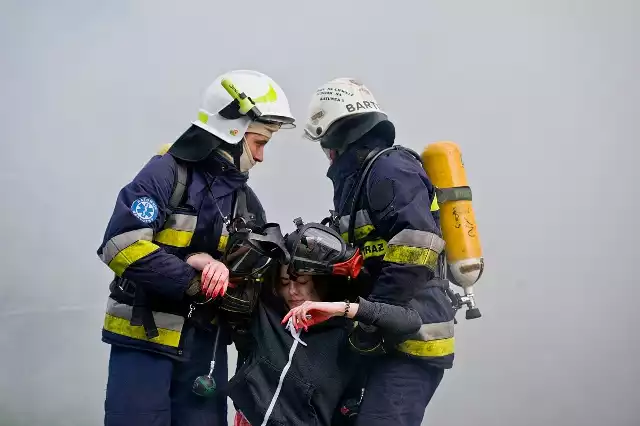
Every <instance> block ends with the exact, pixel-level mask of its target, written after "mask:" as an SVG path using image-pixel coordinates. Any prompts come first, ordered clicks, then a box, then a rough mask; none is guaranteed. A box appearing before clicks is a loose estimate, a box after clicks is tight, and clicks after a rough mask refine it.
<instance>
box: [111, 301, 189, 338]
mask: <svg viewBox="0 0 640 426" xmlns="http://www.w3.org/2000/svg"><path fill="white" fill-rule="evenodd" d="M132 312H133V307H132V306H129V305H125V304H124V303H119V302H117V301H116V300H114V299H112V298H111V297H110V298H109V300H108V301H107V314H109V315H111V316H114V317H118V318H122V319H126V320H127V321H131V313H132ZM153 320H154V321H155V323H156V327H158V328H164V329H165V330H172V331H178V332H180V331H182V326H183V324H184V318H183V317H181V316H180V315H173V314H167V313H165V312H155V311H154V312H153Z"/></svg>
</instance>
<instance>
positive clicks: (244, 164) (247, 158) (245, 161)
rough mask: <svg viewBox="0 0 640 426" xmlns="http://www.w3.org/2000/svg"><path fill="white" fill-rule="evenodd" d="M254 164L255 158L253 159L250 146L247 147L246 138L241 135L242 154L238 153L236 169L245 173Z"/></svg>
mask: <svg viewBox="0 0 640 426" xmlns="http://www.w3.org/2000/svg"><path fill="white" fill-rule="evenodd" d="M255 165H256V160H254V159H253V154H252V153H251V148H249V144H248V143H247V139H246V138H245V137H243V138H242V154H240V161H239V164H238V169H239V170H240V172H241V173H246V172H248V171H249V170H250V169H251V168H252V167H253V166H255Z"/></svg>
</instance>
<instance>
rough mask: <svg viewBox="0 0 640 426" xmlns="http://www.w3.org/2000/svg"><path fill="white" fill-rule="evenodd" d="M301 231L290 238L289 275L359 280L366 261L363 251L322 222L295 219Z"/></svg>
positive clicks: (288, 245) (288, 244)
mask: <svg viewBox="0 0 640 426" xmlns="http://www.w3.org/2000/svg"><path fill="white" fill-rule="evenodd" d="M294 223H295V224H296V226H297V229H296V230H295V231H294V232H292V233H291V234H289V235H287V237H286V242H287V248H288V249H289V252H290V256H291V258H290V261H289V266H288V271H287V272H288V273H289V275H291V276H293V277H295V276H299V275H343V276H347V277H350V278H356V277H357V276H358V274H359V273H360V271H361V269H362V264H363V262H364V260H363V258H362V255H361V254H360V250H359V249H358V248H357V247H352V246H351V245H349V244H347V243H346V242H345V241H344V240H343V239H342V238H341V237H340V235H339V234H338V233H337V232H336V231H335V230H334V229H332V228H330V227H328V226H325V225H323V224H321V223H313V222H310V223H307V224H304V223H303V222H302V219H301V218H297V219H295V220H294Z"/></svg>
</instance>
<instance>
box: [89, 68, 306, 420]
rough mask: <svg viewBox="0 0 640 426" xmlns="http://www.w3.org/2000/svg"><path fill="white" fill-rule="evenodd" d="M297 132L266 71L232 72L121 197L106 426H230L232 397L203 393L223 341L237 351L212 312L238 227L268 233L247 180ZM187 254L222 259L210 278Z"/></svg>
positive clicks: (106, 332)
mask: <svg viewBox="0 0 640 426" xmlns="http://www.w3.org/2000/svg"><path fill="white" fill-rule="evenodd" d="M286 126H288V127H295V126H294V117H293V116H292V114H291V111H290V109H289V103H288V100H287V97H286V95H285V93H284V92H283V91H282V89H281V87H280V86H279V85H278V84H277V83H276V82H274V81H273V80H272V79H271V78H269V77H268V76H266V75H264V74H262V73H260V72H257V71H250V70H237V71H231V72H227V73H225V74H223V75H221V76H219V77H217V78H216V79H215V80H214V82H213V83H212V84H211V85H210V86H209V87H208V88H207V89H206V91H205V93H204V96H203V99H202V104H201V106H200V110H199V112H198V115H197V119H196V120H194V121H192V125H191V126H190V127H189V128H188V129H187V130H186V131H185V132H184V133H183V134H182V135H181V136H180V137H179V138H178V139H177V140H176V141H175V142H174V143H173V144H171V146H169V147H168V149H166V148H165V150H166V151H167V152H166V153H164V154H162V155H156V156H154V157H153V158H152V159H151V160H150V161H149V162H148V163H147V164H146V165H145V166H144V167H143V168H142V170H140V172H139V173H138V174H137V175H136V176H135V177H134V178H133V180H132V181H131V182H129V183H128V184H127V185H125V186H124V187H123V188H122V189H121V191H120V193H119V194H118V197H117V200H116V203H115V208H114V210H113V214H112V216H111V218H110V220H109V223H108V225H107V228H106V231H105V234H104V240H103V242H102V243H101V244H100V247H99V248H98V250H97V252H98V255H99V257H100V259H101V260H102V261H103V262H104V263H105V264H106V265H108V267H109V268H110V269H111V270H112V271H113V272H114V273H115V277H114V279H113V281H112V283H111V285H110V295H109V298H108V303H107V310H106V314H105V319H104V325H103V330H102V340H103V341H104V342H106V343H108V344H110V345H111V352H110V358H109V368H108V382H107V389H106V399H105V417H104V424H105V425H107V426H125V425H126V426H130V425H134V424H135V425H138V426H160V425H162V426H169V425H188V426H200V425H202V426H204V425H207V426H215V425H223V424H224V425H226V424H227V423H226V422H227V420H226V419H227V402H226V396H224V395H223V393H219V394H217V395H216V396H215V397H213V398H203V397H201V396H199V395H197V394H195V393H194V392H192V384H193V383H194V379H196V377H198V376H199V375H201V374H202V373H203V372H206V371H207V370H208V369H209V363H210V360H211V356H212V352H213V348H214V340H215V339H214V336H220V335H221V336H222V337H220V339H221V341H226V342H227V343H229V339H228V334H226V332H225V330H224V327H222V326H221V324H220V323H219V322H218V321H217V316H216V309H215V308H214V307H213V306H214V305H215V304H214V303H208V302H210V301H211V300H212V299H213V298H215V297H216V296H218V294H214V289H215V288H216V286H217V285H219V286H221V287H222V288H226V285H227V284H228V277H229V271H228V269H227V268H226V266H225V265H224V264H222V263H221V262H220V258H221V256H222V253H223V251H224V247H225V244H226V241H227V239H228V233H229V229H231V228H230V227H228V226H227V225H228V224H229V223H231V222H233V220H234V218H236V216H237V215H238V214H240V215H241V216H242V217H243V218H244V219H247V218H249V219H250V220H251V219H252V220H255V221H256V222H263V223H264V222H265V221H266V219H265V217H264V211H263V210H262V206H261V205H260V202H259V200H258V199H257V197H256V196H255V194H254V193H253V192H252V191H251V190H250V188H249V187H248V186H247V185H246V182H247V179H248V172H249V169H250V168H251V167H252V166H254V165H255V164H256V163H257V162H261V161H262V160H263V150H264V146H265V144H266V143H267V142H268V141H269V140H270V139H271V137H272V135H273V134H274V133H275V132H277V131H278V130H279V129H281V128H284V127H286ZM239 194H243V196H242V197H239ZM238 198H241V199H242V200H244V202H243V203H242V206H240V205H239V203H238V202H237V200H238ZM247 212H249V213H247ZM252 212H253V213H252ZM187 253H208V254H209V255H210V256H212V258H213V259H211V261H210V262H208V264H207V265H206V266H205V267H204V268H202V269H203V270H202V272H200V271H199V270H196V269H194V268H193V267H192V266H190V265H189V264H187V263H186V262H185V259H186V255H187ZM218 330H220V334H217V333H216V332H217V331H218ZM216 347H217V350H216V359H217V361H218V362H217V364H216V367H215V372H214V375H215V377H216V380H217V381H218V383H224V382H226V380H227V348H226V345H225V344H222V345H217V346H216Z"/></svg>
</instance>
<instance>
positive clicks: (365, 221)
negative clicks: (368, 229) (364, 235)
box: [340, 210, 373, 233]
mask: <svg viewBox="0 0 640 426" xmlns="http://www.w3.org/2000/svg"><path fill="white" fill-rule="evenodd" d="M349 217H350V216H349V215H347V216H342V217H341V218H340V233H344V232H347V231H348V230H349ZM372 224H373V222H371V218H370V217H369V212H368V211H366V210H358V211H357V212H356V223H355V226H354V228H360V227H362V226H365V225H372Z"/></svg>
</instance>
